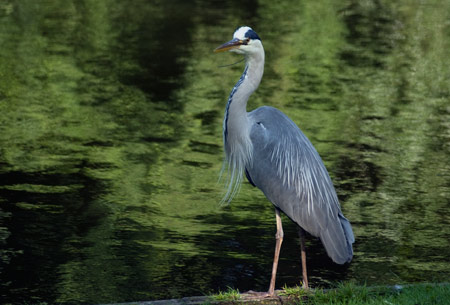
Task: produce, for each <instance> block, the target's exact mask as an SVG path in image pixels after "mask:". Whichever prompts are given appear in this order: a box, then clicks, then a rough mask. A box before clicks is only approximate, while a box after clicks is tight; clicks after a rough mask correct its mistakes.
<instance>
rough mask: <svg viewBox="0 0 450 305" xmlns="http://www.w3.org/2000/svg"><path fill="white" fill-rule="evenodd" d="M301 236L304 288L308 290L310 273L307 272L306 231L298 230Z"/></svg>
mask: <svg viewBox="0 0 450 305" xmlns="http://www.w3.org/2000/svg"><path fill="white" fill-rule="evenodd" d="M298 233H299V235H300V248H301V251H302V277H303V288H304V289H308V288H309V286H308V273H307V271H306V247H305V230H303V229H302V228H301V227H299V229H298Z"/></svg>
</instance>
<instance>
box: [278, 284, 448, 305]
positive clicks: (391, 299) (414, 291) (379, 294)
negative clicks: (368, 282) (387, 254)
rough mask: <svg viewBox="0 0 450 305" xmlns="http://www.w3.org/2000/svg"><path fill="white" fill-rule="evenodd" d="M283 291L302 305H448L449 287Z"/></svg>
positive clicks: (350, 285)
mask: <svg viewBox="0 0 450 305" xmlns="http://www.w3.org/2000/svg"><path fill="white" fill-rule="evenodd" d="M283 290H284V292H283V294H284V295H286V296H290V297H292V303H295V304H305V305H306V304H307V305H322V304H332V305H343V304H346V305H369V304H370V305H378V304H380V305H381V304H382V305H394V304H395V305H401V304H405V305H406V304H407V305H422V304H423V305H425V304H426V305H433V304H435V305H441V304H442V305H445V304H447V305H450V284H418V285H412V286H406V287H403V288H399V289H394V288H388V287H367V286H365V285H363V286H359V285H356V284H354V283H344V284H340V285H339V286H338V287H337V288H336V289H331V290H327V291H324V290H322V289H314V290H311V291H304V290H303V289H302V288H301V287H294V288H286V287H285V288H284V289H283Z"/></svg>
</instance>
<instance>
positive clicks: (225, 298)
mask: <svg viewBox="0 0 450 305" xmlns="http://www.w3.org/2000/svg"><path fill="white" fill-rule="evenodd" d="M211 298H212V299H213V300H214V301H219V302H230V301H236V300H239V299H240V298H241V295H240V293H239V290H237V289H233V288H231V287H228V289H227V291H219V293H218V294H214V295H212V296H211Z"/></svg>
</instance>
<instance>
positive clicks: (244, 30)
mask: <svg viewBox="0 0 450 305" xmlns="http://www.w3.org/2000/svg"><path fill="white" fill-rule="evenodd" d="M251 29H252V28H251V27H248V26H242V27H240V28H239V29H237V30H236V32H234V35H233V38H237V39H244V38H245V33H247V32H248V31H249V30H251Z"/></svg>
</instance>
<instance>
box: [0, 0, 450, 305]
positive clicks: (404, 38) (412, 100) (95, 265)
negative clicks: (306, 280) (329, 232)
mask: <svg viewBox="0 0 450 305" xmlns="http://www.w3.org/2000/svg"><path fill="white" fill-rule="evenodd" d="M449 20H450V3H448V2H446V1H406V0H405V1H397V2H396V3H391V2H390V1H340V3H336V1H321V2H314V3H312V2H311V1H294V0H291V1H283V2H282V3H273V1H264V0H260V1H201V0H197V1H175V0H171V1H133V2H125V1H117V0H102V1H93V0H85V1H70V0H64V1H50V0H49V1H43V0H42V1H13V0H5V1H2V2H1V3H0V46H1V50H2V52H0V245H1V248H0V258H1V265H0V272H1V273H0V277H1V284H0V289H1V297H2V300H6V301H5V302H11V303H18V302H19V303H20V302H22V303H30V302H31V303H33V302H50V303H54V302H60V303H82V302H84V303H106V302H121V301H139V300H151V299H160V298H175V297H182V296H190V295H202V294H208V293H211V292H214V291H215V292H217V291H218V290H225V289H226V288H227V287H228V286H230V287H235V288H238V289H239V290H240V291H246V290H248V289H253V290H266V289H267V288H268V281H269V278H270V272H271V264H272V257H273V249H274V234H275V217H274V212H273V207H272V206H271V204H270V203H269V202H268V201H267V200H266V199H265V198H264V196H263V195H262V193H261V192H260V191H258V190H257V189H255V188H252V187H251V185H250V184H248V183H245V184H244V185H243V187H242V189H241V192H240V194H239V195H238V196H237V197H236V198H235V200H234V201H233V202H232V204H231V205H229V206H222V207H221V206H219V204H218V203H219V201H220V199H221V196H222V194H223V189H222V185H221V184H220V183H217V179H218V175H219V172H220V169H221V166H222V157H223V150H222V139H221V134H222V131H221V128H222V117H223V111H224V107H225V103H226V100H227V96H228V94H229V92H230V90H231V88H232V87H233V85H234V83H235V82H236V81H237V79H238V78H239V76H240V73H242V70H243V64H242V63H241V64H236V65H234V66H230V67H225V68H220V67H219V66H222V65H226V64H230V63H233V62H236V61H238V60H239V58H238V56H236V55H233V54H216V55H215V54H213V53H212V50H213V49H214V48H215V47H216V46H218V45H219V44H221V43H223V42H225V41H227V40H229V39H230V38H231V35H232V32H233V31H234V29H235V28H236V27H237V26H239V25H244V24H245V25H250V26H252V27H253V28H254V29H255V30H256V31H257V32H258V34H259V35H260V37H261V38H262V41H263V43H264V47H265V50H266V68H265V75H264V78H263V81H262V83H261V86H260V88H259V90H258V91H257V92H256V93H255V94H254V95H253V96H252V97H251V100H250V102H249V109H254V108H256V107H258V106H261V105H271V106H275V107H277V108H279V109H281V110H282V111H284V112H285V113H287V114H289V116H290V117H291V118H292V119H293V120H294V121H295V122H296V123H297V124H298V125H299V126H300V127H301V129H302V130H303V131H304V133H305V134H306V135H307V136H308V137H309V139H310V140H311V141H312V142H313V144H314V145H315V146H316V148H317V150H318V151H319V153H320V155H321V156H322V158H323V160H324V162H325V164H326V166H327V168H328V170H329V172H330V175H331V177H332V179H333V181H334V184H335V187H336V190H337V192H338V196H339V198H340V200H341V205H342V209H343V211H344V214H345V215H346V216H347V217H348V218H349V220H350V221H351V223H352V225H353V230H354V233H355V236H356V243H355V245H354V250H355V256H354V259H353V261H352V263H351V264H350V265H348V266H339V265H336V264H333V263H332V262H331V261H330V259H329V258H328V257H327V255H326V253H325V252H324V250H323V248H322V246H321V244H320V242H318V241H317V240H315V239H314V238H309V239H308V244H307V249H308V268H309V275H310V282H311V284H312V285H313V286H323V287H329V286H332V285H334V284H335V283H337V282H339V281H342V280H355V281H357V282H360V283H364V282H367V283H368V284H392V283H411V282H420V281H448V280H449V278H450V264H449V262H450V244H449V240H450V226H449V224H450V216H449V215H450V205H449V198H450V162H449V161H450V158H449V156H450V154H449V152H450V125H449V122H450V103H449V100H450V57H449V56H448V50H449V49H450V23H449ZM283 220H284V227H285V240H284V242H283V248H282V252H281V261H280V266H279V276H278V279H277V287H278V288H279V287H282V286H284V285H285V284H286V285H288V286H292V285H297V284H299V281H300V277H301V269H300V255H299V246H298V240H297V234H296V228H295V226H294V225H293V224H292V223H290V221H289V220H288V219H287V218H284V219H283Z"/></svg>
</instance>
